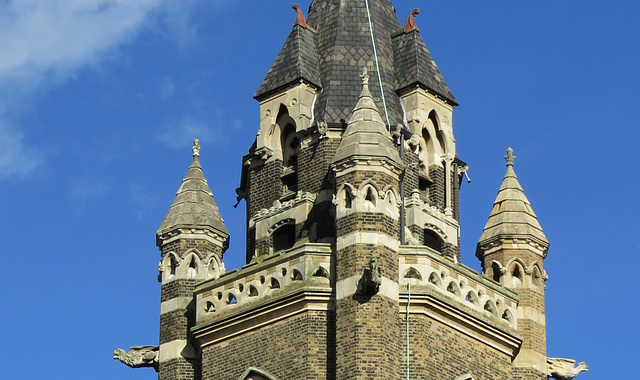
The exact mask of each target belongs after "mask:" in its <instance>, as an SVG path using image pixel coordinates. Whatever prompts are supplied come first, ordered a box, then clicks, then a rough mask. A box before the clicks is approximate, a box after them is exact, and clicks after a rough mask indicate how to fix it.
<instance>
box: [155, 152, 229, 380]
mask: <svg viewBox="0 0 640 380" xmlns="http://www.w3.org/2000/svg"><path fill="white" fill-rule="evenodd" d="M192 150H193V162H192V163H191V165H190V166H189V169H188V170H187V174H186V175H185V177H184V179H183V180H182V185H180V188H179V189H178V192H177V193H176V197H175V199H174V201H173V203H172V204H171V207H170V208H169V212H167V215H166V216H165V217H164V220H163V221H162V224H161V225H160V228H158V232H157V233H156V244H157V245H158V248H160V255H161V260H160V264H159V265H158V269H159V272H160V273H159V275H158V281H160V283H161V284H162V285H161V290H160V294H161V296H160V297H161V304H160V346H159V353H158V362H159V363H158V368H157V370H158V380H174V379H175V380H182V379H184V380H186V379H193V378H194V375H195V373H197V372H198V371H199V369H198V366H199V364H198V362H197V361H196V360H195V358H196V352H195V350H194V347H193V342H192V341H191V337H190V331H189V330H190V329H191V327H193V326H194V325H195V322H196V320H195V318H196V315H195V301H194V299H193V291H194V289H195V287H196V285H197V284H198V283H201V282H203V281H205V280H209V279H216V278H218V277H220V275H221V274H222V273H224V266H223V264H222V255H223V253H224V251H225V250H226V249H227V247H228V246H229V233H228V232H227V229H226V227H225V226H224V222H223V220H222V218H221V217H220V212H219V211H218V206H217V205H216V202H215V201H214V200H213V194H212V193H211V190H210V189H209V185H208V184H207V180H206V179H205V177H204V174H203V173H202V167H201V166H200V162H199V161H198V157H199V155H200V144H199V143H198V140H197V139H196V140H194V146H193V149H192Z"/></svg>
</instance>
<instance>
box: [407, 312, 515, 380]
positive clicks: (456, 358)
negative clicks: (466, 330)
mask: <svg viewBox="0 0 640 380" xmlns="http://www.w3.org/2000/svg"><path fill="white" fill-rule="evenodd" d="M401 319H402V324H403V325H404V324H405V323H406V317H405V316H402V317H401ZM401 341H402V343H401V348H400V350H401V352H402V360H403V364H404V365H403V367H402V370H401V374H402V375H404V376H395V378H400V377H406V334H402V336H401ZM409 352H410V353H409V363H410V364H409V369H410V376H411V378H412V379H455V378H456V377H458V376H462V375H465V374H471V375H472V376H473V378H474V379H475V380H497V379H500V380H505V379H511V358H510V357H509V356H508V355H505V354H503V353H500V352H498V351H496V350H494V349H492V348H491V347H489V346H487V345H485V344H483V343H481V342H478V341H476V340H474V339H472V338H470V337H468V336H467V335H464V334H462V333H460V332H458V331H456V330H453V329H452V328H450V327H448V326H446V325H443V324H441V323H439V322H437V321H434V320H432V319H430V318H429V317H427V316H423V315H412V316H411V317H410V319H409Z"/></svg>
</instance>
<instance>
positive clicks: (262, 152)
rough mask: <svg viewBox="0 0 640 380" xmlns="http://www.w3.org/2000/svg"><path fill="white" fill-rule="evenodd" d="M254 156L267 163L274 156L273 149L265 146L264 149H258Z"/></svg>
mask: <svg viewBox="0 0 640 380" xmlns="http://www.w3.org/2000/svg"><path fill="white" fill-rule="evenodd" d="M254 156H255V157H257V158H259V159H260V160H262V161H263V162H265V161H267V160H268V159H269V157H271V156H273V149H271V148H269V147H266V146H263V147H262V148H258V149H256V151H255V152H254Z"/></svg>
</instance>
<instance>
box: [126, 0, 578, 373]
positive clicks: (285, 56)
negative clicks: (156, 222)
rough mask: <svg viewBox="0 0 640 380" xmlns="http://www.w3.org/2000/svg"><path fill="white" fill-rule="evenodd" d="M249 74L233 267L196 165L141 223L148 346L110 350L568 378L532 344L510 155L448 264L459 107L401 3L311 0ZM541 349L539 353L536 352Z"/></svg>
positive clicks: (525, 229)
mask: <svg viewBox="0 0 640 380" xmlns="http://www.w3.org/2000/svg"><path fill="white" fill-rule="evenodd" d="M293 8H294V10H295V12H296V16H295V21H294V24H293V27H292V29H291V32H290V33H289V35H288V37H287V38H286V41H285V43H284V45H283V47H282V49H281V50H280V52H279V54H278V55H277V57H276V59H275V61H274V62H273V64H272V66H271V68H270V69H269V71H268V72H267V74H266V76H265V78H264V80H263V81H262V83H261V84H260V86H259V87H258V90H257V91H256V93H255V95H254V98H255V99H256V100H257V101H258V102H259V110H260V111H259V112H260V118H259V126H258V128H257V133H256V139H255V141H254V143H253V145H252V146H251V147H250V148H249V152H248V154H247V155H245V156H244V157H243V160H242V169H241V170H242V172H241V182H240V186H239V187H238V189H237V190H236V192H237V194H238V201H241V200H243V199H244V200H245V201H246V209H247V223H246V231H247V236H246V249H242V248H241V249H242V250H243V251H244V252H243V253H241V254H242V255H244V257H245V265H243V266H242V267H241V268H239V269H237V270H232V271H229V272H225V270H224V265H223V262H222V255H223V253H224V252H225V250H226V249H227V247H228V243H229V234H228V232H227V230H226V228H225V226H224V223H223V221H222V218H221V217H220V214H219V211H218V207H217V206H216V203H215V202H214V200H213V197H212V194H211V191H210V189H209V187H208V185H207V181H206V179H205V177H204V175H203V173H202V168H201V166H200V163H199V161H198V157H199V152H200V146H199V144H198V141H197V140H195V142H194V147H193V162H192V164H191V166H190V167H189V169H188V171H187V174H186V176H185V178H184V180H183V182H182V185H181V186H180V189H179V190H178V193H177V194H176V198H175V200H174V201H173V204H172V205H171V207H170V209H169V212H168V213H167V215H166V217H165V219H164V221H163V222H162V225H161V226H160V228H159V229H158V232H157V235H156V237H157V245H158V247H159V248H160V252H161V257H162V260H161V261H160V265H159V269H160V276H159V280H160V282H161V284H162V285H161V315H160V344H159V346H133V347H131V349H130V351H129V352H124V350H116V352H115V353H114V357H116V358H117V359H119V360H121V361H122V362H124V363H125V364H127V365H129V366H132V367H152V366H153V367H154V368H156V370H158V371H159V375H158V378H159V380H174V379H175V380H213V379H216V380H276V379H278V380H289V379H314V380H335V379H340V380H362V379H373V380H383V379H384V380H386V379H396V378H401V377H402V378H407V379H452V380H469V379H471V380H473V379H506V380H546V379H547V377H548V376H556V378H572V377H573V376H575V371H579V370H584V369H586V364H581V365H580V366H579V367H576V368H575V369H574V368H572V367H571V366H570V367H571V368H566V366H565V364H567V363H569V364H572V363H573V361H571V360H569V359H563V358H547V357H546V341H545V339H546V331H545V314H544V313H545V311H544V287H545V279H546V273H545V271H544V269H543V261H544V258H545V256H546V253H547V249H548V247H549V243H548V241H547V239H546V237H545V235H544V233H543V232H542V228H541V227H540V225H539V223H538V221H537V218H536V215H535V214H534V212H533V210H532V209H531V206H530V204H529V201H528V200H527V198H526V196H525V195H524V192H523V190H522V187H521V186H520V184H519V183H518V180H517V177H516V175H515V172H514V170H513V159H514V158H515V157H514V156H513V154H512V151H511V149H509V151H508V155H507V157H506V158H507V173H506V175H505V177H504V181H503V183H502V186H501V187H500V191H499V192H498V197H497V198H496V201H495V203H494V206H493V209H492V211H491V214H490V216H489V220H488V222H487V224H486V226H485V229H484V231H483V233H482V236H481V238H480V241H479V243H478V246H477V251H476V255H477V257H478V258H479V259H480V260H481V262H482V273H481V274H479V273H478V272H476V271H474V270H473V269H471V268H469V267H467V266H465V265H463V264H462V263H460V248H459V247H460V244H459V241H460V224H459V221H460V210H459V186H460V182H461V178H462V175H463V173H464V172H465V170H466V169H467V167H466V164H465V163H464V162H463V161H461V160H460V158H459V157H458V155H457V153H456V146H455V138H454V134H453V126H452V125H453V124H452V114H453V109H454V108H455V107H456V106H457V105H458V103H457V100H456V98H455V97H454V96H453V94H452V92H451V91H450V89H449V87H448V86H447V84H446V83H445V81H444V79H443V77H442V75H441V73H440V71H439V70H438V68H437V66H436V64H435V62H434V61H433V59H432V57H431V54H430V53H429V51H428V49H427V47H426V45H425V43H424V41H423V39H422V35H421V34H420V30H419V28H418V25H417V24H416V16H417V15H418V14H419V13H420V11H419V10H418V9H414V10H413V11H412V12H411V13H410V14H409V15H408V18H407V19H406V20H405V22H404V26H403V25H401V24H400V22H399V21H398V19H397V17H396V15H395V9H394V7H393V5H392V4H391V2H390V1H389V0H367V1H352V0H349V1H347V0H314V1H312V2H311V5H310V7H309V12H308V18H307V17H305V15H304V14H303V12H302V10H301V9H300V7H298V6H297V5H296V4H294V5H293ZM548 363H549V364H548Z"/></svg>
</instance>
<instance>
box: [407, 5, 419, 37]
mask: <svg viewBox="0 0 640 380" xmlns="http://www.w3.org/2000/svg"><path fill="white" fill-rule="evenodd" d="M419 14H420V9H418V8H415V9H414V10H412V11H411V14H410V15H409V19H408V20H405V21H404V32H405V33H410V32H413V31H414V30H415V31H416V32H419V31H420V29H418V26H417V25H416V16H417V15H419Z"/></svg>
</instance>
